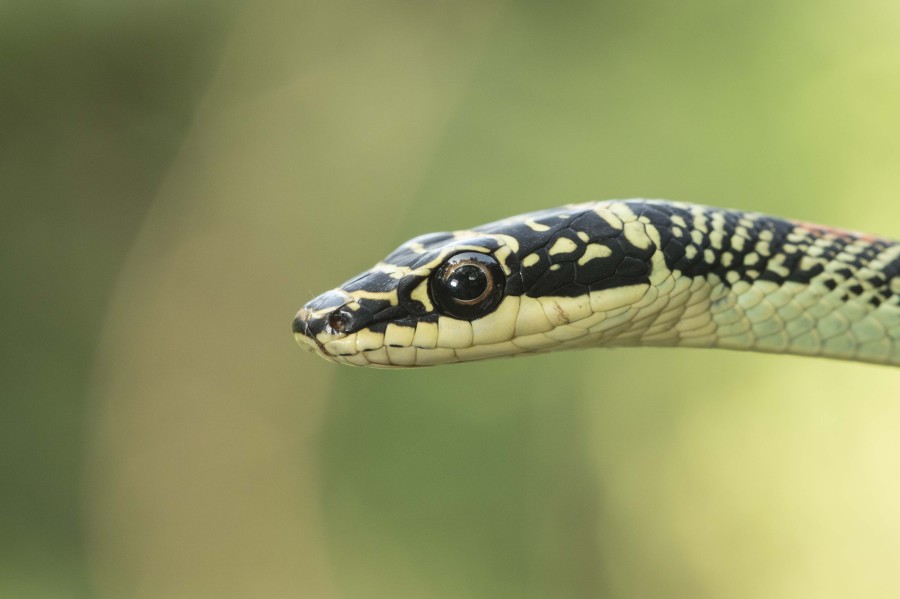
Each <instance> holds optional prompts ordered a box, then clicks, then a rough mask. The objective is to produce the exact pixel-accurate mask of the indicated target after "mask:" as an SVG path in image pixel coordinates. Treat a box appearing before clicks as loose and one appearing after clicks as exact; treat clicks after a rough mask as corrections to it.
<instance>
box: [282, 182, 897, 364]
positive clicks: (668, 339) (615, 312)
mask: <svg viewBox="0 0 900 599" xmlns="http://www.w3.org/2000/svg"><path fill="white" fill-rule="evenodd" d="M293 330H294V334H295V337H296V338H297V340H298V342H299V343H300V344H301V346H304V347H307V348H309V349H311V350H313V351H316V352H317V353H319V354H320V355H322V356H323V357H326V358H329V359H331V360H334V361H336V362H341V363H345V364H355V365H360V366H381V367H407V366H426V365H433V364H443V363H453V362H464V361H469V360H479V359H484V358H492V357H497V356H507V355H520V354H529V353H537V352H545V351H552V350H556V349H567V348H578V347H592V346H622V345H656V346H690V347H720V348H728V349H745V350H756V351H765V352H775V353H793V354H803V355H811V356H824V357H831V358H840V359H847V360H859V361H864V362H875V363H882V364H893V365H900V244H898V243H896V242H892V241H887V240H884V239H878V238H874V237H872V236H868V235H862V234H858V233H851V232H848V231H842V230H837V229H832V228H828V227H821V226H816V225H808V224H804V223H799V222H794V221H789V220H784V219H781V218H775V217H770V216H765V215H761V214H755V213H746V212H739V211H733V210H724V209H719V208H710V207H706V206H698V205H693V204H685V203H677V202H667V201H661V200H623V201H608V202H595V203H588V204H578V205H569V206H564V207H561V208H556V209H552V210H544V211H541V212H534V213H530V214H524V215H520V216H516V217H512V218H507V219H504V220H501V221H498V222H495V223H491V224H487V225H484V226H481V227H476V228H474V229H471V230H466V231H456V232H452V233H432V234H429V235H423V236H420V237H416V238H415V239H412V240H410V241H409V242H407V243H405V244H403V245H402V246H400V247H399V248H398V249H397V250H395V251H394V252H393V253H391V254H390V255H389V256H388V257H387V258H385V259H384V260H383V261H382V262H379V263H378V264H376V265H375V266H374V267H373V268H372V269H371V270H369V271H366V272H364V273H362V274H360V275H359V276H357V277H355V278H353V279H351V280H349V281H347V282H346V283H344V284H343V285H341V286H340V287H338V288H337V289H335V290H333V291H329V292H327V293H325V294H323V295H321V296H319V297H317V298H316V299H314V300H312V301H311V302H309V303H308V304H307V305H306V306H305V307H304V308H302V309H301V310H300V311H299V312H298V313H297V316H296V318H295V320H294V324H293Z"/></svg>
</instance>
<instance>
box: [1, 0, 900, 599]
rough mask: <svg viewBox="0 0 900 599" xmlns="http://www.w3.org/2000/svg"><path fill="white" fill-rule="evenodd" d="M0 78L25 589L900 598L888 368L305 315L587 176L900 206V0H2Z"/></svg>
mask: <svg viewBox="0 0 900 599" xmlns="http://www.w3.org/2000/svg"><path fill="white" fill-rule="evenodd" d="M0 81H2V85H0V190H2V201H0V207H2V212H0V214H2V218H0V233H2V234H0V245H2V248H3V249H2V254H0V261H2V273H3V287H2V289H3V293H2V295H0V306H2V310H0V319H2V331H3V334H2V335H0V351H2V360H0V372H2V388H3V398H2V402H0V596H2V597H26V598H27V597H39V598H42V597H53V598H56V597H62V598H68V597H103V598H106V597H109V598H122V597H141V598H143V597H146V598H161V597H162V598H168V597H174V598H182V597H183V598H196V597H267V598H268V597H272V598H277V597H312V598H319V597H322V598H330V597H349V598H358V597H361V598H370V597H371V598H381V597H389V598H395V597H409V598H420V597H437V598H441V597H447V598H451V597H452V598H456V597H517V598H518V597H611V598H631V597H685V598H699V597H710V598H714V597H735V598H744V597H745V598H756V597H772V598H808V597H850V596H854V597H896V596H898V594H900V591H898V589H900V570H897V568H896V565H897V563H898V560H900V511H898V507H897V506H898V505H900V477H898V476H897V473H898V472H900V434H898V430H900V373H898V372H897V371H895V370H891V369H887V368H880V367H875V366H866V365H858V364H846V363H838V362H829V361H817V360H813V359H802V358H793V357H781V356H760V355H749V354H741V353H725V352H711V351H698V350H633V349H632V350H619V351H601V350H593V351H584V352H576V353H569V354H565V353H561V354H558V355H548V356H541V357H531V358H524V359H516V360H505V361H504V360H500V361H494V362H487V363H483V364H468V365H462V366H455V367H446V368H436V369H425V370H417V371H403V372H385V371H373V370H362V369H351V368H346V367H339V366H336V365H331V364H329V363H326V362H325V361H322V360H319V359H317V358H315V357H313V356H311V355H309V354H307V353H306V352H303V351H301V350H300V349H298V348H297V347H296V346H295V344H294V341H293V339H292V336H291V333H290V321H291V319H292V317H293V315H294V313H295V312H296V310H297V309H298V308H299V307H300V306H301V305H302V304H303V303H304V302H305V301H306V300H307V299H309V298H310V297H312V296H313V295H315V294H317V293H319V292H321V291H323V290H325V289H327V288H330V287H332V286H334V285H336V284H338V283H340V282H341V281H343V280H345V279H346V278H348V277H350V276H351V275H353V274H355V273H356V272H358V271H360V270H362V269H364V268H367V267H368V266H370V265H371V264H372V263H374V262H375V261H377V260H379V259H380V258H381V257H382V256H384V255H385V254H386V253H387V252H388V251H390V250H391V249H393V247H395V246H396V245H397V244H399V243H400V242H402V241H404V240H406V239H407V238H409V237H411V236H413V235H416V234H419V233H423V232H427V231H432V230H442V229H447V228H451V229H452V228H463V227H467V226H471V225H476V224H480V223H482V222H486V221H488V220H492V219H496V218H499V217H503V216H507V215H510V214H514V213H517V212H522V211H527V210H533V209H539V208H546V207H550V206H554V205H557V204H562V203H567V202H577V201H586V200H590V199H601V198H612V197H632V196H646V197H666V198H671V199H680V200H688V201H695V202H701V203H709V204H717V205H723V206H729V207H738V208H745V209H753V210H760V211H766V212H773V213H778V214H781V215H784V216H788V217H794V218H801V219H806V220H811V221H815V222H821V223H826V224H834V225H840V226H843V227H846V228H851V229H859V230H865V231H870V232H876V233H882V234H885V235H888V236H893V237H898V236H900V224H898V223H900V201H898V197H900V196H898V194H900V168H898V164H900V135H898V132H900V110H898V106H900V4H897V3H896V2H892V1H889V0H864V1H862V2H857V3H846V2H831V1H825V2H823V1H821V0H816V1H812V0H810V1H795V2H781V1H777V2H776V1H762V2H760V1H755V2H743V1H730V2H703V1H692V2H678V3H673V2H661V1H655V2H633V3H614V2H587V1H570V2H552V3H551V2H535V1H512V0H464V1H459V2H417V1H409V0H377V1H373V2H350V1H346V0H338V1H334V2H299V3H298V2H290V1H287V0H267V1H263V2H253V3H250V2H247V3H243V2H238V1H232V2H215V1H213V0H206V1H195V2H183V1H179V2H175V1H164V2H158V1H157V2H149V1H138V2H129V3H122V2H114V1H112V0H92V1H90V2H78V3H74V2H40V3H37V2H35V3H29V4H26V3H19V4H18V5H16V3H11V4H10V3H7V4H2V5H0Z"/></svg>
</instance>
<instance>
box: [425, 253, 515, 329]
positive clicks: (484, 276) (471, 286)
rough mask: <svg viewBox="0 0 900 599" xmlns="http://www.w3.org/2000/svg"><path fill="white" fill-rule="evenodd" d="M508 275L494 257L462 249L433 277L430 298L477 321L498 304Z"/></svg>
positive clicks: (451, 313)
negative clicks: (461, 251) (462, 250)
mask: <svg viewBox="0 0 900 599" xmlns="http://www.w3.org/2000/svg"><path fill="white" fill-rule="evenodd" d="M505 281H506V277H505V275H504V274H503V269H502V268H500V264H499V263H498V262H497V260H495V259H494V257H493V256H490V255H488V254H479V253H478V252H463V253H461V254H456V255H455V256H451V257H450V258H448V259H447V261H446V262H444V264H443V265H442V266H441V267H440V268H438V269H437V270H436V271H435V272H434V274H433V275H432V279H431V297H432V299H433V300H434V303H435V304H437V306H438V307H439V308H440V309H441V311H442V312H444V313H446V314H447V315H449V316H453V317H455V318H461V319H464V320H474V319H476V318H478V317H480V316H484V315H485V314H487V313H488V312H490V311H491V310H493V309H494V308H496V307H497V304H498V303H500V300H501V299H502V297H503V286H504V283H505Z"/></svg>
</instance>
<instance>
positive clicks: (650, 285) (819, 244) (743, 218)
mask: <svg viewBox="0 0 900 599" xmlns="http://www.w3.org/2000/svg"><path fill="white" fill-rule="evenodd" d="M609 209H610V210H611V211H612V212H613V213H614V214H616V215H617V216H618V217H619V218H620V219H621V220H622V221H623V224H624V225H625V226H627V223H628V222H631V223H638V224H639V225H640V226H639V227H638V228H635V229H634V230H633V231H632V233H631V237H632V238H633V239H632V241H636V242H639V244H640V245H643V244H648V245H649V247H653V248H655V251H654V253H653V254H652V256H651V257H650V259H649V261H650V264H649V275H648V278H647V280H646V282H643V283H638V284H635V285H626V286H623V287H619V288H617V289H616V290H615V293H609V291H606V292H604V293H601V294H596V298H595V299H594V300H592V301H593V302H594V304H595V305H594V306H593V307H594V308H595V314H597V316H596V318H597V319H598V322H597V323H596V325H595V327H594V330H595V331H596V332H597V333H599V336H598V337H597V338H596V340H595V343H594V344H596V345H605V346H611V345H655V346H673V345H677V346H689V347H719V348H726V349H737V350H753V351H762V352H772V353H790V354H799V355H810V356H823V357H830V358H837V359H844V360H857V361H863V362H873V363H881V364H893V365H900V244H898V243H896V242H891V241H887V240H882V239H877V238H873V237H871V236H867V235H860V234H855V233H851V232H847V231H841V230H836V229H831V228H826V227H819V226H815V225H808V224H804V223H796V222H792V221H788V220H784V219H779V218H774V217H769V216H763V215H758V214H750V213H741V212H736V211H728V210H719V209H714V208H707V207H700V206H694V205H679V204H671V203H655V202H640V203H638V202H623V203H621V204H612V205H610V206H609ZM626 234H627V231H626ZM642 236H646V237H647V238H648V239H647V240H646V241H645V240H642V239H641V237H642ZM593 296H594V294H592V297H593ZM604 304H605V305H604ZM617 304H620V305H617Z"/></svg>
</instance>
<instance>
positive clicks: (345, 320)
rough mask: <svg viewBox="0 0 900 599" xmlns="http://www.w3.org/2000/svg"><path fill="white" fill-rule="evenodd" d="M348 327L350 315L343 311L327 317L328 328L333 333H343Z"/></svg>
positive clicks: (337, 311) (336, 311)
mask: <svg viewBox="0 0 900 599" xmlns="http://www.w3.org/2000/svg"><path fill="white" fill-rule="evenodd" d="M349 325H350V315H349V314H347V313H346V312H344V311H343V310H335V311H334V312H332V313H331V314H329V315H328V326H329V327H331V329H332V330H333V331H334V332H335V333H343V332H344V331H346V330H347V327H348V326H349Z"/></svg>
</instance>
